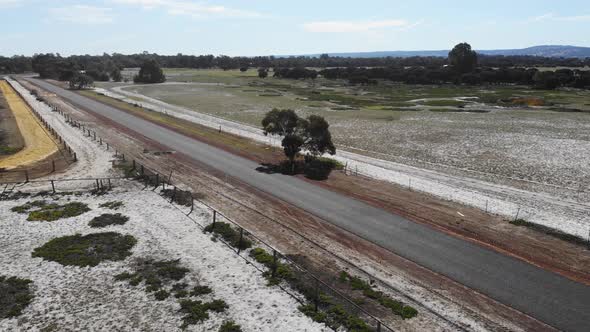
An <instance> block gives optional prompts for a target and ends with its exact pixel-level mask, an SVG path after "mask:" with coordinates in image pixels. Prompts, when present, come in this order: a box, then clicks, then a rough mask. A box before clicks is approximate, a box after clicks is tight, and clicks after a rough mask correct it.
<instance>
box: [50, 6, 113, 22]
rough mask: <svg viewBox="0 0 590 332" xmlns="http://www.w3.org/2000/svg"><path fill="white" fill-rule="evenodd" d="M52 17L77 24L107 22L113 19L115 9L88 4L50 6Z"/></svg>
mask: <svg viewBox="0 0 590 332" xmlns="http://www.w3.org/2000/svg"><path fill="white" fill-rule="evenodd" d="M49 13H50V15H51V18H52V19H53V20H56V21H62V22H70V23H77V24H107V23H111V22H112V21H113V9H112V8H104V7H94V6H86V5H74V6H68V7H59V8H50V9H49Z"/></svg>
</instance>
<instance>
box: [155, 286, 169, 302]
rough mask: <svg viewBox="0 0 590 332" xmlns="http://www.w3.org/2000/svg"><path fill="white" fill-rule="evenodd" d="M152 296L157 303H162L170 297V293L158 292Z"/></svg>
mask: <svg viewBox="0 0 590 332" xmlns="http://www.w3.org/2000/svg"><path fill="white" fill-rule="evenodd" d="M154 296H155V297H156V300H158V301H164V300H165V299H167V298H168V296H170V293H168V292H167V291H165V290H163V289H162V290H159V291H157V292H156V293H154Z"/></svg>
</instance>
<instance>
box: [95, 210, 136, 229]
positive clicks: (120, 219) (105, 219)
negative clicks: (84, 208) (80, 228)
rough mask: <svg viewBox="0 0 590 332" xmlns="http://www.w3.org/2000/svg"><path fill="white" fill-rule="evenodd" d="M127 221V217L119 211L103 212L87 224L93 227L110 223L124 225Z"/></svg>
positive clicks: (100, 226)
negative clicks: (113, 212)
mask: <svg viewBox="0 0 590 332" xmlns="http://www.w3.org/2000/svg"><path fill="white" fill-rule="evenodd" d="M127 221H129V217H127V216H124V215H122V214H120V213H116V214H110V213H104V214H101V215H100V216H98V217H94V218H92V220H90V222H89V223H88V225H89V226H90V227H93V228H102V227H107V226H110V225H124V224H125V223H126V222H127Z"/></svg>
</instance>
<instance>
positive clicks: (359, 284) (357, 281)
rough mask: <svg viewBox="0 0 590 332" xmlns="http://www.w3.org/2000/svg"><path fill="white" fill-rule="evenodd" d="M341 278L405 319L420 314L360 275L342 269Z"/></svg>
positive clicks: (354, 288)
mask: <svg viewBox="0 0 590 332" xmlns="http://www.w3.org/2000/svg"><path fill="white" fill-rule="evenodd" d="M339 279H340V281H342V282H348V284H349V285H350V287H351V288H352V289H353V290H361V291H363V295H365V296H366V297H368V298H370V299H373V300H376V301H377V302H379V304H381V305H382V306H384V307H386V308H389V309H390V310H391V311H392V312H393V313H394V314H396V315H398V316H400V317H402V318H403V319H409V318H413V317H416V316H417V315H418V311H417V310H416V309H414V308H413V307H411V306H408V305H404V304H403V302H400V301H396V300H394V299H392V298H390V297H388V296H387V295H385V294H383V292H380V291H377V290H375V289H373V287H371V285H370V284H369V283H368V282H366V281H364V280H362V279H361V278H359V277H355V276H351V275H350V274H348V273H346V272H344V271H342V272H340V276H339Z"/></svg>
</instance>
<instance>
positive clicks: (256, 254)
mask: <svg viewBox="0 0 590 332" xmlns="http://www.w3.org/2000/svg"><path fill="white" fill-rule="evenodd" d="M250 256H251V257H252V258H254V260H255V261H257V262H258V263H260V264H262V265H264V266H266V267H267V268H268V269H269V270H270V271H267V272H265V273H264V276H265V277H266V278H267V279H268V281H269V284H270V285H277V284H279V283H280V282H281V280H286V281H292V280H295V275H294V273H293V271H292V270H291V268H290V267H289V266H288V265H287V264H283V263H281V262H280V261H279V260H278V259H277V261H276V263H275V259H274V257H273V256H272V255H270V254H268V253H267V252H266V251H265V250H264V249H262V248H254V249H252V250H251V251H250ZM273 269H274V270H275V274H274V276H273V275H272V270H273Z"/></svg>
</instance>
